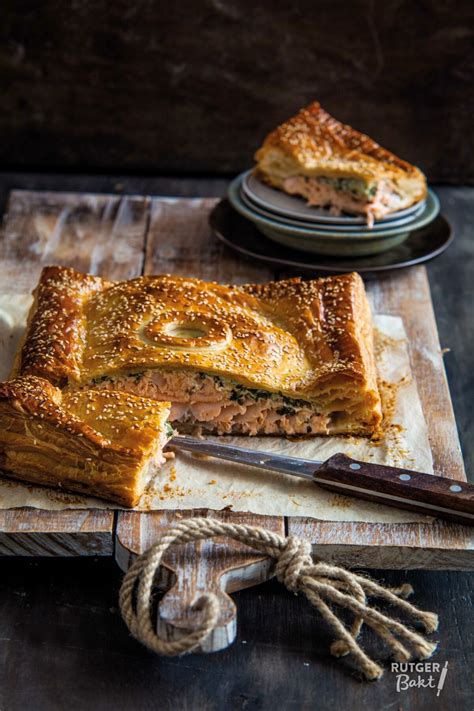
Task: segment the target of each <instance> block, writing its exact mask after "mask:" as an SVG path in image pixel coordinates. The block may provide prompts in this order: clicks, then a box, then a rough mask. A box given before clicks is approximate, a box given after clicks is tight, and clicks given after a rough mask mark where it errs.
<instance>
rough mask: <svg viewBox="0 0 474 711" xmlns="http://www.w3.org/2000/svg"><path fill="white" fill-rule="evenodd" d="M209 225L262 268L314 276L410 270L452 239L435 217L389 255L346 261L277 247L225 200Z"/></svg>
mask: <svg viewBox="0 0 474 711" xmlns="http://www.w3.org/2000/svg"><path fill="white" fill-rule="evenodd" d="M209 222H210V225H211V228H212V230H213V232H214V233H215V235H216V236H217V237H218V239H219V240H220V241H221V242H223V243H224V244H226V245H227V246H228V247H230V249H233V250H234V251H236V252H239V254H241V255H242V256H245V257H247V258H249V259H256V260H258V261H260V262H263V263H265V264H272V265H274V266H279V267H289V268H291V269H294V270H297V271H298V272H302V273H308V272H310V273H313V274H314V273H320V274H335V273H338V272H348V271H349V272H350V271H357V272H361V273H364V274H369V273H371V272H382V271H388V270H390V269H401V268H403V267H410V266H413V265H414V264H421V263H422V262H427V261H428V260H430V259H434V257H437V256H438V255H439V254H441V253H442V252H444V250H445V249H446V248H447V247H448V246H449V245H450V244H451V242H452V240H453V237H454V235H453V232H452V229H451V225H450V224H449V222H448V221H447V220H446V218H444V217H443V216H442V215H438V217H437V218H436V220H434V222H432V223H431V224H429V225H428V226H427V227H423V228H422V229H420V230H416V231H415V232H412V233H411V234H410V236H409V237H408V239H407V240H406V241H405V242H403V243H402V244H400V245H399V246H398V247H395V248H394V249H391V250H389V251H388V252H383V253H382V254H376V255H374V256H371V257H353V258H350V259H347V258H337V257H324V256H319V255H318V256H316V255H312V254H306V255H303V254H302V253H301V252H298V251H297V250H293V249H290V248H289V247H283V246H282V245H279V244H276V243H275V242H272V241H271V240H269V239H267V238H266V237H264V235H263V234H262V233H261V232H259V231H258V229H257V228H256V227H255V225H254V224H253V223H252V222H250V220H247V219H245V217H242V215H240V214H239V213H238V212H237V211H236V210H234V208H233V207H232V206H231V205H230V203H229V201H228V200H227V199H224V200H221V202H220V203H218V204H217V205H216V207H215V208H214V209H213V211H212V212H211V215H210V217H209Z"/></svg>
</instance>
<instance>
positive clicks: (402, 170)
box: [255, 102, 427, 211]
mask: <svg viewBox="0 0 474 711" xmlns="http://www.w3.org/2000/svg"><path fill="white" fill-rule="evenodd" d="M255 159H256V161H257V167H256V174H257V175H258V177H260V178H261V179H262V180H263V181H265V182H267V183H269V184H270V185H272V186H273V187H276V188H279V189H282V190H285V191H286V192H295V193H296V192H298V191H297V190H294V191H293V190H288V189H286V187H285V186H288V183H285V181H287V180H288V179H294V178H298V177H300V178H301V177H302V178H306V179H308V178H310V179H311V178H318V177H325V178H329V179H331V178H332V179H356V180H360V181H363V182H364V183H366V184H367V186H369V188H370V186H372V185H375V186H376V185H377V184H380V183H381V182H382V181H384V182H385V184H386V185H390V186H391V189H393V191H395V192H396V194H397V201H396V203H394V206H393V207H394V209H395V208H396V209H402V208H405V207H408V206H409V205H412V204H414V203H416V202H419V201H420V200H423V199H424V198H425V197H426V194H427V187H426V179H425V177H424V175H423V173H422V172H421V171H420V170H419V168H417V167H416V166H414V165H411V164H410V163H408V162H406V161H404V160H402V159H400V158H398V157H397V156H396V155H394V154H393V153H391V152H390V151H388V150H386V149H385V148H382V147H381V146H380V145H379V144H378V143H376V142H375V141H374V140H373V139H372V138H370V137H369V136H366V135H365V134H363V133H360V132H359V131H356V130H355V129H353V128H352V127H351V126H348V125H346V124H343V123H341V122H340V121H338V120H337V119H335V118H333V117H332V116H331V115H330V114H328V113H327V112H326V111H325V110H324V109H323V108H322V107H321V105H320V104H319V103H318V102H313V103H312V104H310V105H309V106H307V107H306V108H304V109H301V111H300V112H299V113H298V114H297V115H296V116H294V117H292V118H291V119H289V120H288V121H286V122H285V123H283V124H282V125H281V126H279V127H278V128H276V129H275V130H274V131H272V132H271V133H270V134H269V135H268V136H267V137H266V139H265V141H264V143H263V145H262V146H261V148H259V150H258V151H257V152H256V154H255ZM374 195H375V192H374ZM349 211H350V210H349ZM389 211H393V210H389Z"/></svg>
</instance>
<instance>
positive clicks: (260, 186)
mask: <svg viewBox="0 0 474 711" xmlns="http://www.w3.org/2000/svg"><path fill="white" fill-rule="evenodd" d="M228 195H229V200H230V202H231V204H232V205H233V207H234V208H235V209H236V210H237V211H238V212H239V213H240V214H241V215H243V216H244V217H247V218H248V219H249V220H251V221H252V222H253V223H254V224H255V225H256V226H257V228H258V229H259V230H260V232H262V233H263V234H264V235H265V236H266V237H268V238H269V239H271V240H273V241H274V242H278V243H279V244H283V245H285V246H286V247H292V248H294V249H299V250H303V251H305V252H313V253H316V254H328V255H332V256H336V257H338V256H341V257H349V256H350V257H358V256H364V255H368V254H378V253H379V252H385V251H386V250H388V249H392V248H393V247H395V246H397V245H399V244H401V243H402V242H404V240H406V239H407V237H408V236H409V235H410V233H411V232H413V231H414V230H419V229H421V228H422V227H425V226H426V225H427V224H428V223H430V222H432V221H433V220H434V219H435V218H436V216H437V215H438V212H439V202H438V198H437V197H436V195H435V194H434V193H433V192H432V191H431V190H428V195H427V198H426V200H423V202H419V203H417V204H416V205H413V206H412V207H409V208H407V209H405V210H400V211H399V212H394V213H391V214H390V215H387V216H386V217H385V218H384V219H383V220H376V221H375V223H374V225H373V227H371V228H369V227H368V226H367V222H366V220H365V218H364V217H356V216H353V215H340V216H335V215H331V213H330V211H329V210H327V209H323V208H315V207H309V206H308V205H307V204H306V202H305V200H304V199H303V198H300V197H296V196H292V195H287V194H286V193H283V192H281V191H280V190H275V189H274V188H271V187H270V186H268V185H265V183H262V182H261V181H260V180H258V178H256V177H255V175H254V174H253V172H252V171H251V170H249V171H247V172H245V173H242V174H241V175H239V176H238V177H237V178H236V179H235V180H234V181H233V182H232V184H231V185H230V187H229V193H228Z"/></svg>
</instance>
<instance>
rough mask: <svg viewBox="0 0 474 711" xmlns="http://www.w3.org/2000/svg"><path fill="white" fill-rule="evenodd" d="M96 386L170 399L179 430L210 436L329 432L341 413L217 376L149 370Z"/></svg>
mask: <svg viewBox="0 0 474 711" xmlns="http://www.w3.org/2000/svg"><path fill="white" fill-rule="evenodd" d="M95 385H96V387H101V388H110V389H114V390H116V389H117V390H125V391H127V392H131V393H135V394H137V395H143V396H146V397H150V398H153V399H155V400H162V401H169V402H171V403H172V405H171V413H170V417H169V420H170V422H172V423H173V425H175V426H177V429H178V430H179V431H180V432H190V431H195V429H196V428H200V429H201V430H202V431H203V432H205V433H208V434H218V435H220V434H242V435H280V434H285V435H305V434H328V433H329V432H331V431H334V430H333V427H332V425H334V423H335V422H338V420H339V418H338V413H332V414H331V415H329V414H323V413H321V412H318V411H317V410H316V408H315V406H314V405H313V404H312V403H310V402H307V401H305V400H296V399H291V398H287V397H285V396H284V395H282V394H280V393H270V392H266V391H264V390H250V389H247V388H245V387H244V386H242V385H239V384H238V383H235V382H232V381H230V380H226V379H225V378H221V377H219V376H215V375H207V374H205V373H199V372H191V371H190V372H185V371H174V370H169V371H166V370H160V371H157V370H146V371H144V372H141V373H134V374H129V375H122V376H115V377H112V376H103V377H102V378H98V379H96V381H95Z"/></svg>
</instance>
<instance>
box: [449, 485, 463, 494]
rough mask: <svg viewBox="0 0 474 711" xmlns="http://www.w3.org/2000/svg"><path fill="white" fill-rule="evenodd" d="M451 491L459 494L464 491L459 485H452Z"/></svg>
mask: <svg viewBox="0 0 474 711" xmlns="http://www.w3.org/2000/svg"><path fill="white" fill-rule="evenodd" d="M449 491H454V493H455V494H457V493H459V492H460V491H462V486H459V484H451V486H450V487H449Z"/></svg>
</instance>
